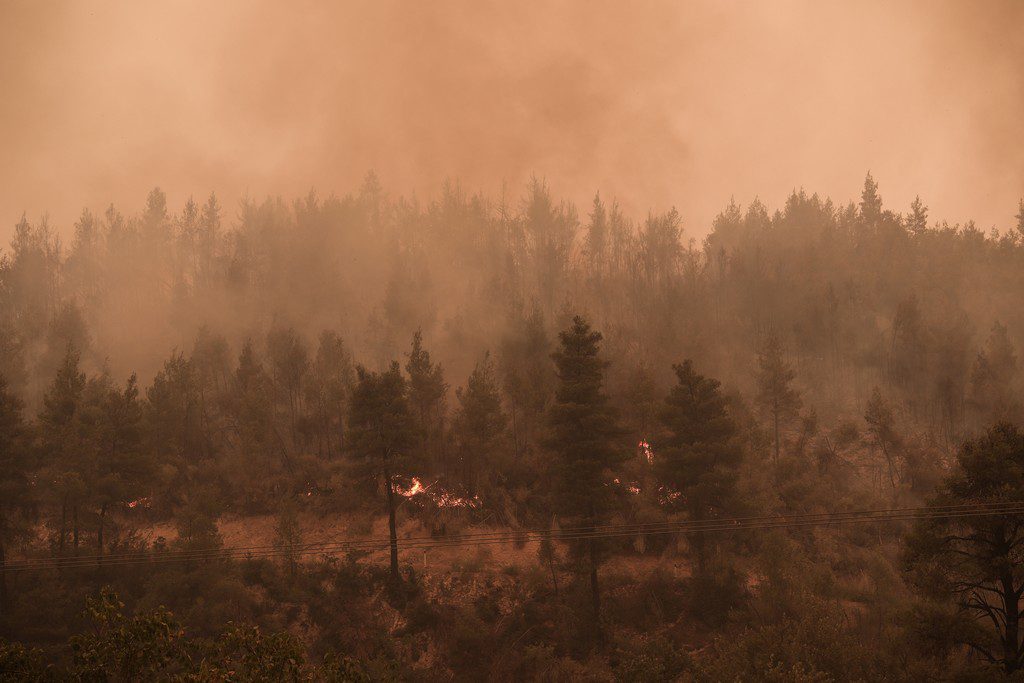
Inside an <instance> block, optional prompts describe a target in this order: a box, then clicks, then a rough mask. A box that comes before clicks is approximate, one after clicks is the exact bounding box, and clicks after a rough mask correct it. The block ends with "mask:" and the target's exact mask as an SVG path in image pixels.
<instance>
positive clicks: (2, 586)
mask: <svg viewBox="0 0 1024 683" xmlns="http://www.w3.org/2000/svg"><path fill="white" fill-rule="evenodd" d="M6 614H7V548H6V546H5V545H4V537H3V534H2V533H0V616H4V615H6Z"/></svg>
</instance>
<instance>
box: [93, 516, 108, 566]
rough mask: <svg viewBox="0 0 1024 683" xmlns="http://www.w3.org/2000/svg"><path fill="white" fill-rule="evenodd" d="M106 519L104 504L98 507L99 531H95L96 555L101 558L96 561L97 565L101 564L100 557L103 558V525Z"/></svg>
mask: <svg viewBox="0 0 1024 683" xmlns="http://www.w3.org/2000/svg"><path fill="white" fill-rule="evenodd" d="M106 519H107V504H106V503H104V504H103V505H102V506H101V507H100V525H99V529H97V531H96V549H97V550H98V554H99V556H100V558H101V559H99V560H97V562H98V563H99V562H102V557H103V523H104V522H105V521H106Z"/></svg>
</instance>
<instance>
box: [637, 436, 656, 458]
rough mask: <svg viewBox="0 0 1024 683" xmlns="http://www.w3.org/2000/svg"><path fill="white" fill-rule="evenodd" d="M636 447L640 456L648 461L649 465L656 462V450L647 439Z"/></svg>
mask: <svg viewBox="0 0 1024 683" xmlns="http://www.w3.org/2000/svg"><path fill="white" fill-rule="evenodd" d="M636 447H637V449H638V450H639V451H640V454H641V455H642V456H644V457H645V458H646V459H647V462H648V463H653V462H654V449H652V448H651V444H650V443H648V442H647V439H640V443H638V444H637V445H636Z"/></svg>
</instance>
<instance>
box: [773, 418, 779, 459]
mask: <svg viewBox="0 0 1024 683" xmlns="http://www.w3.org/2000/svg"><path fill="white" fill-rule="evenodd" d="M772 412H773V417H774V418H775V462H778V461H779V411H778V409H777V408H776V409H775V410H774V411H772Z"/></svg>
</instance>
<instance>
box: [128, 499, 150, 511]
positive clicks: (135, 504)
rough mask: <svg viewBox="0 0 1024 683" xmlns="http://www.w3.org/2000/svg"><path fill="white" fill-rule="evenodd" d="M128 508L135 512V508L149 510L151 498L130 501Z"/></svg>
mask: <svg viewBox="0 0 1024 683" xmlns="http://www.w3.org/2000/svg"><path fill="white" fill-rule="evenodd" d="M128 507H129V508H131V509H133V510H134V509H135V508H148V507H149V498H139V499H138V500H133V501H129V503H128Z"/></svg>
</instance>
